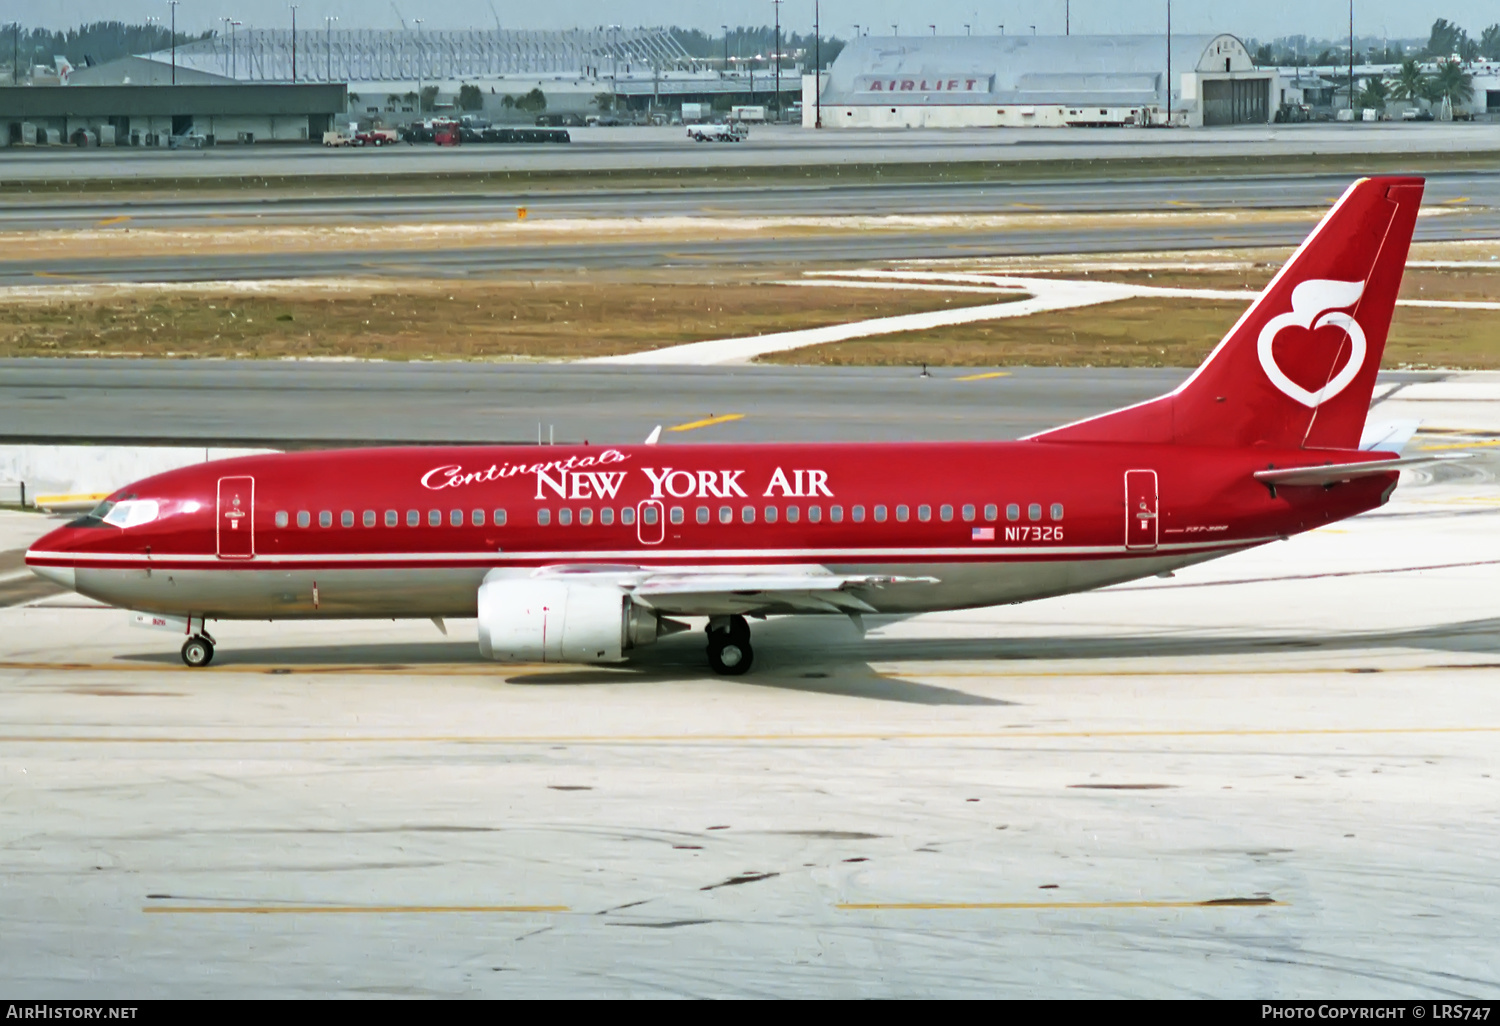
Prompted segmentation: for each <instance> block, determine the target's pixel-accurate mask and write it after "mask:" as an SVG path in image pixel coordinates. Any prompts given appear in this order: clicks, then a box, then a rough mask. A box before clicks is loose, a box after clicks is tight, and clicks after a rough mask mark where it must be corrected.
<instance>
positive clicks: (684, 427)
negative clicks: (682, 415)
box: [667, 413, 745, 431]
mask: <svg viewBox="0 0 1500 1026" xmlns="http://www.w3.org/2000/svg"><path fill="white" fill-rule="evenodd" d="M744 419H745V415H744V414H743V413H721V414H719V415H717V416H713V417H705V418H704V419H702V420H690V421H688V422H687V423H686V424H674V425H673V426H672V427H669V428H667V430H668V431H696V430H697V429H698V428H705V427H713V426H714V425H715V424H728V423H729V422H730V421H732V420H744Z"/></svg>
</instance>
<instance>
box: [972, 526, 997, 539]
mask: <svg viewBox="0 0 1500 1026" xmlns="http://www.w3.org/2000/svg"><path fill="white" fill-rule="evenodd" d="M974 540H975V541H994V540H995V529H994V528H993V527H976V528H974Z"/></svg>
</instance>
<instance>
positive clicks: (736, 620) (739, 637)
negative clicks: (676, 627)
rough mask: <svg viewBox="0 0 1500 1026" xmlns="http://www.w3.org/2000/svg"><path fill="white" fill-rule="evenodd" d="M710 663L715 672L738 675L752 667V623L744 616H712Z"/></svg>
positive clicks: (708, 628)
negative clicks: (746, 620) (747, 621)
mask: <svg viewBox="0 0 1500 1026" xmlns="http://www.w3.org/2000/svg"><path fill="white" fill-rule="evenodd" d="M705 633H706V634H707V635H708V665H709V666H711V667H713V671H714V672H715V673H721V674H724V675H726V676H732V677H737V676H739V675H740V674H742V673H744V672H746V671H747V670H749V669H750V663H751V662H752V661H754V659H755V652H754V651H753V650H752V649H751V648H750V625H749V624H748V623H746V622H745V618H744V617H743V616H714V617H710V618H709V621H708V627H706V628H705Z"/></svg>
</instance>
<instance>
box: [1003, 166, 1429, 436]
mask: <svg viewBox="0 0 1500 1026" xmlns="http://www.w3.org/2000/svg"><path fill="white" fill-rule="evenodd" d="M1422 189H1423V180H1422V179H1420V178H1362V179H1360V180H1359V181H1357V182H1355V183H1354V184H1353V185H1351V186H1350V187H1349V189H1348V191H1347V192H1345V193H1344V195H1343V196H1342V197H1340V198H1339V201H1338V202H1337V203H1335V204H1334V206H1333V209H1332V210H1330V211H1329V212H1328V214H1327V216H1325V217H1324V218H1323V220H1322V221H1321V222H1320V223H1319V224H1318V226H1317V227H1316V228H1314V229H1313V232H1312V234H1311V235H1309V236H1308V237H1307V239H1306V241H1304V242H1303V243H1302V245H1301V246H1300V247H1298V249H1297V252H1295V253H1293V254H1292V258H1291V259H1290V260H1288V261H1287V263H1286V266H1285V267H1283V268H1282V269H1281V271H1280V272H1279V273H1278V274H1277V275H1276V277H1275V278H1273V279H1272V280H1271V283H1270V284H1269V285H1267V286H1266V288H1265V291H1263V292H1262V293H1261V294H1260V297H1259V298H1258V299H1257V300H1256V301H1255V302H1254V303H1253V304H1252V305H1251V307H1250V309H1249V310H1246V311H1245V315H1244V316H1243V317H1241V318H1240V319H1239V323H1237V324H1235V326H1234V327H1233V328H1231V329H1230V330H1229V334H1228V335H1225V336H1224V340H1223V341H1222V342H1220V343H1219V345H1218V347H1217V348H1216V349H1215V350H1214V351H1213V352H1212V353H1210V354H1209V357H1208V359H1207V360H1205V361H1204V362H1203V366H1201V367H1199V368H1198V369H1197V370H1196V371H1194V372H1193V374H1192V376H1191V377H1189V378H1188V379H1187V380H1186V381H1185V382H1183V383H1182V385H1181V386H1179V387H1178V388H1177V390H1176V391H1174V392H1171V393H1170V394H1168V395H1164V396H1162V397H1160V398H1159V399H1153V400H1151V401H1150V402H1146V403H1141V404H1140V405H1138V406H1131V407H1127V408H1126V409H1123V410H1116V411H1115V412H1113V413H1106V414H1103V415H1102V416H1098V417H1093V418H1091V419H1089V420H1084V421H1079V422H1078V423H1076V424H1069V425H1067V426H1065V427H1060V428H1056V429H1054V430H1052V431H1047V432H1043V433H1042V434H1039V435H1034V436H1032V437H1034V438H1038V439H1046V440H1048V441H1090V442H1178V443H1183V444H1191V445H1231V446H1241V445H1256V444H1261V445H1275V446H1285V447H1299V446H1300V447H1303V448H1310V449H1311V448H1348V449H1352V448H1355V447H1357V446H1358V445H1359V436H1360V432H1361V431H1362V430H1363V428H1364V423H1365V414H1366V412H1367V411H1368V410H1369V406H1370V395H1371V393H1372V392H1373V391H1374V388H1375V374H1376V372H1377V371H1378V370H1379V369H1380V356H1381V354H1382V353H1383V352H1384V351H1385V338H1386V332H1387V331H1388V329H1389V328H1390V324H1391V311H1392V309H1393V308H1394V307H1395V304H1396V293H1397V291H1398V290H1399V289H1400V288H1401V272H1402V271H1403V270H1404V268H1405V266H1406V251H1407V248H1408V247H1409V246H1410V244H1411V234H1412V229H1413V227H1414V226H1415V225H1416V219H1417V207H1418V206H1419V205H1420V204H1421V201H1422Z"/></svg>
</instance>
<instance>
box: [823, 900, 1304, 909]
mask: <svg viewBox="0 0 1500 1026" xmlns="http://www.w3.org/2000/svg"><path fill="white" fill-rule="evenodd" d="M1288 904H1289V903H1288V902H1285V901H1273V900H1272V899H1270V898H1264V899H1262V898H1247V899H1233V898H1231V899H1228V900H1225V899H1219V900H1213V901H901V902H893V901H872V902H852V901H842V902H839V903H838V904H837V905H835V906H834V908H836V909H839V910H840V911H842V912H866V911H885V912H918V911H928V910H932V911H940V912H944V911H960V910H966V909H992V910H993V909H1003V910H1018V911H1032V910H1038V909H1044V910H1063V911H1067V910H1069V909H1122V908H1270V907H1278V908H1285V907H1286V906H1287V905H1288Z"/></svg>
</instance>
